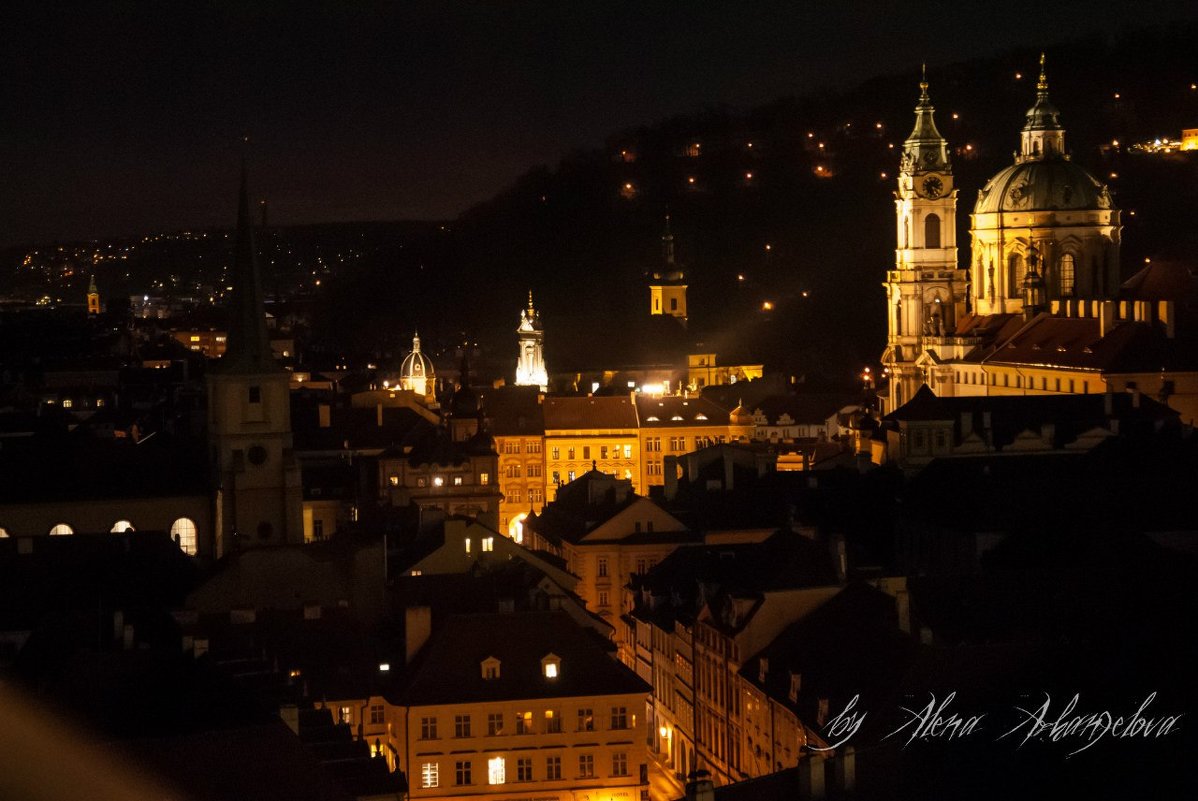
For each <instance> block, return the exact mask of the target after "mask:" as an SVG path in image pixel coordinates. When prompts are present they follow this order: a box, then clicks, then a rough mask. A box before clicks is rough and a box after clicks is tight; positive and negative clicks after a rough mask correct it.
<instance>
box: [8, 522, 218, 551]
mask: <svg viewBox="0 0 1198 801" xmlns="http://www.w3.org/2000/svg"><path fill="white" fill-rule="evenodd" d="M110 531H111V533H113V534H125V533H127V532H132V531H136V528H134V526H133V524H132V523H130V522H129V521H128V520H118V521H116V522H115V523H113V524H112V528H111V529H110ZM74 533H75V529H73V528H71V527H70V526H69V525H67V524H66V523H57V524H55V525H53V526H51V527H50V536H51V537H66V536H70V535H72V534H74ZM170 534H171V539H172V540H174V541H175V542H176V543H178V544H179V547H180V548H181V549H182V550H183V552H184V553H186V554H187V555H188V556H195V555H196V524H195V522H194V521H192V520H190V519H189V518H186V517H180V518H179V519H178V520H176V521H175V522H174V523H171V530H170ZM7 536H8V530H7V529H5V528H3V527H0V539H3V538H5V537H7Z"/></svg>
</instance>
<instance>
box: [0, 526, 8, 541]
mask: <svg viewBox="0 0 1198 801" xmlns="http://www.w3.org/2000/svg"><path fill="white" fill-rule="evenodd" d="M6 537H8V529H5V528H0V540H2V539H5V538H6Z"/></svg>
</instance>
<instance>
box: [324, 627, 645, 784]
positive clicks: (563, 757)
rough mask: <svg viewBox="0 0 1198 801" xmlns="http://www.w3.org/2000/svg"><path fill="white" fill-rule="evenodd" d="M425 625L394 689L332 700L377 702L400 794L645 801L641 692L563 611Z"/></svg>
mask: <svg viewBox="0 0 1198 801" xmlns="http://www.w3.org/2000/svg"><path fill="white" fill-rule="evenodd" d="M411 611H415V610H409V612H411ZM425 611H426V612H427V611H428V610H427V609H425ZM408 618H409V626H408V629H409V631H408V637H409V638H411V637H412V636H413V635H414V634H416V636H419V635H418V633H416V632H414V631H413V630H414V629H416V627H417V624H416V622H415V616H413V615H411V614H409V615H408ZM424 625H425V626H426V631H425V634H424V636H425V638H426V639H427V640H428V641H427V645H425V644H423V643H420V642H419V641H418V640H417V641H412V642H411V644H410V645H409V647H408V651H409V653H410V654H411V655H412V656H413V657H414V661H413V662H412V665H411V671H410V674H409V675H408V676H406V677H405V679H404V681H403V682H402V683H401V684H400V685H399V686H396V687H394V688H393V689H392V690H390V691H388V692H387V693H386V695H385V697H379V696H374V697H371V698H368V699H365V702H364V703H363V702H360V701H357V700H353V701H337V702H332V703H331V704H330V705H332V706H334V708H339V707H340V706H348V707H350V708H351V714H352V711H353V709H355V708H357V707H359V706H360V707H363V708H372V709H373V708H379V707H381V708H380V709H379V711H378V718H379V720H380V721H382V724H381V725H378V726H376V727H375V729H376V730H377V732H378V733H377V735H376V736H377V738H378V740H379V746H380V752H382V753H386V752H392V753H395V754H399V755H400V757H399V761H400V763H401V764H402V765H403V766H404V768H405V771H406V773H407V775H408V794H407V797H408V798H411V799H428V800H429V801H453V800H454V799H460V798H462V797H465V796H469V797H475V798H486V799H492V801H516V799H528V798H536V799H544V801H576V799H580V798H593V799H620V800H621V801H624V800H625V799H627V801H639V799H642V798H645V797H647V792H648V762H647V758H648V754H647V750H646V745H645V742H646V737H647V729H646V723H645V718H646V714H645V710H646V696H647V694H648V690H649V688H648V686H647V685H646V684H645V683H644V682H643V681H641V680H640V679H639V678H637V676H636V675H635V674H634V673H632V671H630V670H628V669H627V668H626V667H625V666H624V665H622V664H620V663H619V662H618V661H617V660H615V659H613V658H612V657H611V656H609V655H608V654H607V653H606V652H605V651H604V650H603V649H602V648H601V647H600V646H599V645H597V644H596V643H595V642H594V640H593V635H592V634H591V633H589V632H587V631H585V630H584V629H582V628H580V627H579V626H578V625H577V624H576V623H575V622H574V621H573V620H571V618H570V617H569V616H568V615H567V614H566V613H564V612H523V613H506V614H474V615H457V616H453V617H450V618H449V619H448V620H446V621H445V622H444V623H443V624H441V625H440V626H439V627H438V628H437V629H436V630H435V631H433V632H432V634H431V637H430V636H429V634H428V633H427V627H428V624H427V623H426V624H424Z"/></svg>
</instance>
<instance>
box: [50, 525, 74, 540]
mask: <svg viewBox="0 0 1198 801" xmlns="http://www.w3.org/2000/svg"><path fill="white" fill-rule="evenodd" d="M74 533H75V529H73V528H71V527H70V526H68V525H67V524H66V523H59V524H58V525H56V526H55V527H54V528H52V529H50V536H51V537H62V536H65V535H67V534H74Z"/></svg>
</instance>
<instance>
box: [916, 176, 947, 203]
mask: <svg viewBox="0 0 1198 801" xmlns="http://www.w3.org/2000/svg"><path fill="white" fill-rule="evenodd" d="M920 186H921V188H922V189H923V193H924V194H925V195H926V196H928V197H930V198H933V199H935V198H938V197H940V193H941V192H943V191H944V183H943V182H942V181H941V180H940V179H939V178H938V177H936V176H935V175H929V176H928V177H927V178H924V179H923V183H922V184H921V185H920Z"/></svg>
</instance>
